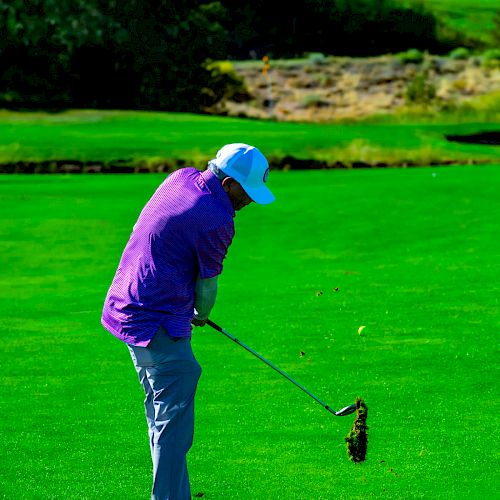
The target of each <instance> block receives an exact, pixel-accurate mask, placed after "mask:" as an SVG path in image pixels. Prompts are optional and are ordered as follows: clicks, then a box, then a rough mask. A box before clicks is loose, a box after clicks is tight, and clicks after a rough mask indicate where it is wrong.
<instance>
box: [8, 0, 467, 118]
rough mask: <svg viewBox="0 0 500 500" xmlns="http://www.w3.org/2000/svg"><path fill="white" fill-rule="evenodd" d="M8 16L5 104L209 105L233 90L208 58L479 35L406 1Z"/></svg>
mask: <svg viewBox="0 0 500 500" xmlns="http://www.w3.org/2000/svg"><path fill="white" fill-rule="evenodd" d="M0 27H1V29H2V33H3V35H2V37H1V39H0V82H1V83H0V106H3V107H11V108H12V107H15V108H23V107H24V108H54V109H60V108H65V107H85V108H87V107H93V108H96V107H97V108H129V109H130V108H133V109H157V110H175V111H199V110H200V108H201V106H202V104H203V103H204V104H206V102H204V99H205V101H206V98H207V95H216V96H217V95H223V94H224V92H225V90H224V85H225V82H224V81H221V79H216V81H215V82H214V81H212V78H211V75H212V73H213V71H211V70H209V69H207V68H206V63H207V60H218V59H227V58H229V59H231V58H233V59H235V58H236V59H237V58H243V59H246V58H250V57H254V58H260V57H262V55H263V54H265V53H269V54H271V55H272V56H273V57H291V56H298V55H301V54H303V53H305V52H310V51H318V52H322V53H325V54H336V55H355V56H365V55H374V54H381V53H387V52H399V51H403V50H407V49H409V48H412V47H417V48H419V49H421V50H429V51H432V52H443V51H448V50H450V49H451V48H453V47H455V46H460V45H466V43H467V40H465V39H464V38H463V37H461V36H459V35H457V34H456V33H452V32H451V31H450V30H448V31H446V32H445V33H444V34H443V31H442V30H441V31H440V30H439V29H438V28H439V25H438V21H437V20H436V18H435V17H434V15H433V14H431V13H430V12H428V11H427V10H425V8H424V7H423V4H420V3H417V4H414V3H411V4H408V5H404V4H402V3H401V2H397V1H396V0H357V1H356V2H348V1H347V0H322V1H319V0H292V1H286V2H285V1H284V0H277V1H275V2H265V1H264V0H255V1H254V2H251V3H244V4H242V3H241V2H237V1H236V0H220V1H200V0H177V1H175V2H174V1H172V0H160V1H153V0H141V1H139V0H121V1H117V0H112V1H105V0H87V1H84V0H75V1H73V2H60V1H58V0H32V1H30V2H25V1H23V0H9V1H6V0H0ZM221 85H222V89H221V88H220V86H221ZM214 87H215V88H214ZM207 89H208V90H207Z"/></svg>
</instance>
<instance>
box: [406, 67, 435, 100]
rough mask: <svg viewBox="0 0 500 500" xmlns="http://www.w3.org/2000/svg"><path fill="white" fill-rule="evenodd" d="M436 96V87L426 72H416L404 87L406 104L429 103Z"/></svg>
mask: <svg viewBox="0 0 500 500" xmlns="http://www.w3.org/2000/svg"><path fill="white" fill-rule="evenodd" d="M435 97H436V87H435V86H434V85H433V84H432V83H431V82H430V81H429V78H428V75H427V73H426V72H424V71H423V72H421V73H418V74H417V75H416V76H415V78H414V79H413V80H412V81H411V82H410V84H409V85H408V87H407V88H406V93H405V100H406V103H407V104H430V103H431V102H432V100H433V99H434V98H435Z"/></svg>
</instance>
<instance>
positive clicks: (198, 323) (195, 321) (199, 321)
mask: <svg viewBox="0 0 500 500" xmlns="http://www.w3.org/2000/svg"><path fill="white" fill-rule="evenodd" d="M207 319H208V318H205V319H197V318H193V319H192V320H191V323H192V324H193V325H194V326H205V324H206V322H207Z"/></svg>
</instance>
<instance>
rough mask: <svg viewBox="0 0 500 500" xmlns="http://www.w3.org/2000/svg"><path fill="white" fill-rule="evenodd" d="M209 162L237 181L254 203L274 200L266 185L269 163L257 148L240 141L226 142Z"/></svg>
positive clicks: (265, 202) (263, 203) (262, 203)
mask: <svg viewBox="0 0 500 500" xmlns="http://www.w3.org/2000/svg"><path fill="white" fill-rule="evenodd" d="M211 163H213V164H215V166H216V167H217V169H218V170H219V171H220V172H221V173H222V174H224V175H226V176H228V177H232V178H233V179H234V180H235V181H238V182H239V183H240V184H241V187H242V188H243V189H244V190H245V192H246V193H247V194H248V196H250V198H252V200H253V201H255V203H258V204H259V205H267V204H268V203H272V202H273V201H274V195H273V193H271V191H270V190H269V188H268V187H267V186H266V181H267V176H268V175H269V164H268V163H267V160H266V157H265V156H264V155H263V154H262V153H261V152H260V151H259V150H258V149H257V148H255V147H253V146H249V145H248V144H242V143H234V144H226V145H225V146H224V147H223V148H221V149H220V150H219V151H218V152H217V156H216V157H215V158H214V159H213V160H212V162H211Z"/></svg>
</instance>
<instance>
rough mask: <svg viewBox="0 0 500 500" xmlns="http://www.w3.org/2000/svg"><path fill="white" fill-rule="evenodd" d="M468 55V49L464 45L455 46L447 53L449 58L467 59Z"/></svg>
mask: <svg viewBox="0 0 500 500" xmlns="http://www.w3.org/2000/svg"><path fill="white" fill-rule="evenodd" d="M469 56H470V51H469V49H466V48H465V47H457V48H456V49H454V50H452V51H451V52H450V53H449V57H450V58H451V59H467V58H468V57H469Z"/></svg>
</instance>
